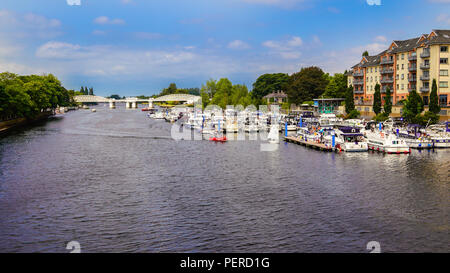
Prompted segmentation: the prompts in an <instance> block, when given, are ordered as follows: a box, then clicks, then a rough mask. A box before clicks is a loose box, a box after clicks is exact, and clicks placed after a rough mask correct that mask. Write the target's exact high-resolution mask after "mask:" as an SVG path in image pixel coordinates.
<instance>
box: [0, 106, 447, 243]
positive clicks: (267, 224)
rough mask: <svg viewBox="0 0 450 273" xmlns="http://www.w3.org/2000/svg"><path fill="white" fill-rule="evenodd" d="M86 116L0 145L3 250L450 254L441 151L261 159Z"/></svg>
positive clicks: (154, 127)
mask: <svg viewBox="0 0 450 273" xmlns="http://www.w3.org/2000/svg"><path fill="white" fill-rule="evenodd" d="M96 108H97V107H96ZM97 110H98V111H97V113H92V112H90V111H84V110H79V111H76V112H70V113H68V114H66V115H65V116H64V117H61V118H54V119H52V120H50V121H49V122H47V123H43V124H41V125H38V126H35V127H32V128H28V129H27V130H24V131H20V132H17V133H14V134H11V135H9V136H6V137H4V138H2V139H0V164H1V165H0V166H1V168H0V251H2V252H7V251H14V252H24V251H44V252H66V249H65V245H66V243H67V242H69V241H72V240H76V241H78V242H80V244H81V248H82V251H84V252H95V251H100V252H108V251H115V252H121V251H126V252H136V251H141V252H172V251H183V252H205V251H214V252H233V251H243V252H252V251H258V252H336V251H343V252H366V249H365V247H366V244H367V242H369V241H378V242H380V244H381V250H382V251H385V252H388V251H393V252H394V251H403V252H425V251H427V252H428V251H437V252H448V251H449V250H450V249H449V237H448V234H449V213H448V208H449V204H450V202H449V201H450V200H449V195H448V192H449V180H450V179H449V175H450V174H449V170H450V163H449V162H450V161H449V159H450V151H446V150H438V151H423V152H418V151H413V153H412V154H411V155H409V156H408V155H382V154H378V153H354V154H351V153H350V154H345V153H342V154H334V153H323V152H320V151H315V150H310V149H307V148H305V147H302V146H298V145H295V144H291V143H289V144H288V143H280V145H279V149H278V150H276V151H273V152H261V151H260V144H261V143H260V142H259V141H249V140H246V141H229V142H227V143H223V144H222V143H212V142H209V141H174V140H172V139H171V137H170V124H168V123H166V122H164V121H155V120H149V119H148V118H147V117H146V115H145V113H143V112H140V111H136V110H125V109H116V110H109V109H107V108H106V107H102V106H98V108H97Z"/></svg>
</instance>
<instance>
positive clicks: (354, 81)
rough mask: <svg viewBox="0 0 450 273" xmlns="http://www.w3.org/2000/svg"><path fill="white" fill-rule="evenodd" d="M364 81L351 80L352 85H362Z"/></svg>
mask: <svg viewBox="0 0 450 273" xmlns="http://www.w3.org/2000/svg"><path fill="white" fill-rule="evenodd" d="M363 84H364V80H353V85H363Z"/></svg>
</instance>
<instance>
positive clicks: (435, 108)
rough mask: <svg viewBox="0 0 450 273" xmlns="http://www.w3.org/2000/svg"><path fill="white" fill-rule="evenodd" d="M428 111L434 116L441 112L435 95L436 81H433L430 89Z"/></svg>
mask: <svg viewBox="0 0 450 273" xmlns="http://www.w3.org/2000/svg"><path fill="white" fill-rule="evenodd" d="M429 111H430V112H431V113H434V114H439V112H440V111H441V107H440V106H439V98H438V94H437V84H436V79H433V85H432V87H431V93H430V105H429Z"/></svg>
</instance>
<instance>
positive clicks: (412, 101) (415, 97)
mask: <svg viewBox="0 0 450 273" xmlns="http://www.w3.org/2000/svg"><path fill="white" fill-rule="evenodd" d="M423 108H424V107H423V101H422V98H421V97H420V95H419V94H417V92H416V91H415V90H413V91H411V92H410V93H409V95H408V97H407V98H406V100H405V102H404V103H403V113H402V117H403V118H405V120H406V121H407V122H409V123H421V117H420V114H421V113H422V111H423Z"/></svg>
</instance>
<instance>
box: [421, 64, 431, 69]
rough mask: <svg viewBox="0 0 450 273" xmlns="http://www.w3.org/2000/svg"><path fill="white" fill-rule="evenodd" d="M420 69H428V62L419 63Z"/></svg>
mask: <svg viewBox="0 0 450 273" xmlns="http://www.w3.org/2000/svg"><path fill="white" fill-rule="evenodd" d="M420 69H430V64H420Z"/></svg>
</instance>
